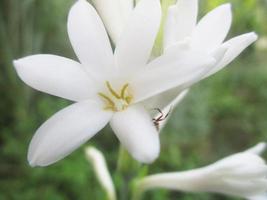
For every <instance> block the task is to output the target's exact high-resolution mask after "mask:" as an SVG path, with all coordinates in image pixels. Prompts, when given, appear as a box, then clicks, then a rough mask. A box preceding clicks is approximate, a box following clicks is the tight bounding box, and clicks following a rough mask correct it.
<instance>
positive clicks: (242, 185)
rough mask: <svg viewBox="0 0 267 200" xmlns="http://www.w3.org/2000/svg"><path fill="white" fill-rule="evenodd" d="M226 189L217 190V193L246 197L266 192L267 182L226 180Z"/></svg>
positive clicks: (258, 180) (262, 180) (260, 180)
mask: <svg viewBox="0 0 267 200" xmlns="http://www.w3.org/2000/svg"><path fill="white" fill-rule="evenodd" d="M224 184H225V187H223V185H222V187H220V188H217V189H218V190H217V192H219V193H223V194H229V195H233V196H239V197H246V196H254V195H257V194H261V193H264V192H266V189H267V180H265V179H256V180H251V181H243V180H231V179H228V180H224Z"/></svg>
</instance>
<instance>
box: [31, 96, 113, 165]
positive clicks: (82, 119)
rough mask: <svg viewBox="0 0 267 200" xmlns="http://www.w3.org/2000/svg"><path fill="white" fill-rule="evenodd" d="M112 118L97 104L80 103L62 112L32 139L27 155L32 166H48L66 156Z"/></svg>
mask: <svg viewBox="0 0 267 200" xmlns="http://www.w3.org/2000/svg"><path fill="white" fill-rule="evenodd" d="M111 116H112V113H110V112H107V111H104V110H103V109H102V104H101V103H98V102H95V101H84V102H79V103H76V104H73V105H71V106H69V107H67V108H65V109H63V110H61V111H59V112H58V113H56V114H55V115H54V116H52V117H51V118H50V119H48V120H47V121H46V122H45V123H44V124H43V125H42V126H41V127H40V128H39V129H38V130H37V132H36V133H35V135H34V136H33V138H32V141H31V143H30V147H29V152H28V161H29V163H30V165H31V166H47V165H50V164H53V163H55V162H57V161H58V160H60V159H62V158H64V157H66V156H67V155H69V154H70V153H71V152H72V151H74V150H75V149H76V148H78V147H79V146H80V145H82V144H84V143H85V142H86V141H87V140H89V139H90V138H91V137H93V136H94V135H95V134H96V133H97V132H98V131H100V130H101V129H102V128H103V127H104V126H105V125H106V124H107V123H108V121H109V120H110V118H111Z"/></svg>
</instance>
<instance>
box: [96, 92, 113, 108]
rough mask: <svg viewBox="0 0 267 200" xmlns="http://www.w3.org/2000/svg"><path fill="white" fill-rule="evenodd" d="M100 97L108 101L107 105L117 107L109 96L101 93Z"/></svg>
mask: <svg viewBox="0 0 267 200" xmlns="http://www.w3.org/2000/svg"><path fill="white" fill-rule="evenodd" d="M98 95H99V96H101V97H102V98H103V99H105V100H106V101H107V103H108V104H110V106H114V107H115V103H114V102H113V101H112V100H111V99H110V98H109V97H108V96H107V95H105V94H103V93H101V92H99V93H98Z"/></svg>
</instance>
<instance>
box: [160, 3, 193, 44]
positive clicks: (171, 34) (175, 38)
mask: <svg viewBox="0 0 267 200" xmlns="http://www.w3.org/2000/svg"><path fill="white" fill-rule="evenodd" d="M197 14H198V0H178V1H177V4H176V5H175V6H171V7H170V8H169V10H168V16H167V19H166V22H165V29H164V47H165V48H167V47H168V46H170V45H173V44H175V43H177V42H179V41H182V40H184V39H185V38H186V37H191V34H192V32H193V29H194V28H195V26H196V22H197Z"/></svg>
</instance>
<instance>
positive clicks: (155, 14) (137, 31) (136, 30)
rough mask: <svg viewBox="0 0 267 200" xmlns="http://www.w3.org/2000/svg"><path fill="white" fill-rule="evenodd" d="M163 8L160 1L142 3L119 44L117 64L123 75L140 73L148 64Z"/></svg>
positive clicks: (147, 0)
mask: <svg viewBox="0 0 267 200" xmlns="http://www.w3.org/2000/svg"><path fill="white" fill-rule="evenodd" d="M160 20H161V8H160V2H159V0H142V1H140V2H139V3H138V4H137V6H136V8H135V9H134V11H133V12H132V15H131V16H130V18H129V20H128V21H127V25H126V27H125V29H124V31H123V33H122V35H121V38H120V40H119V41H118V43H117V47H116V50H115V57H116V63H117V65H118V67H119V69H120V70H121V71H122V73H126V74H129V73H131V72H135V71H138V70H139V69H140V68H142V67H144V66H145V64H146V63H147V61H148V59H149V57H150V54H151V50H152V48H153V45H154V41H155V38H156V35H157V33H158V30H159V26H160Z"/></svg>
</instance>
